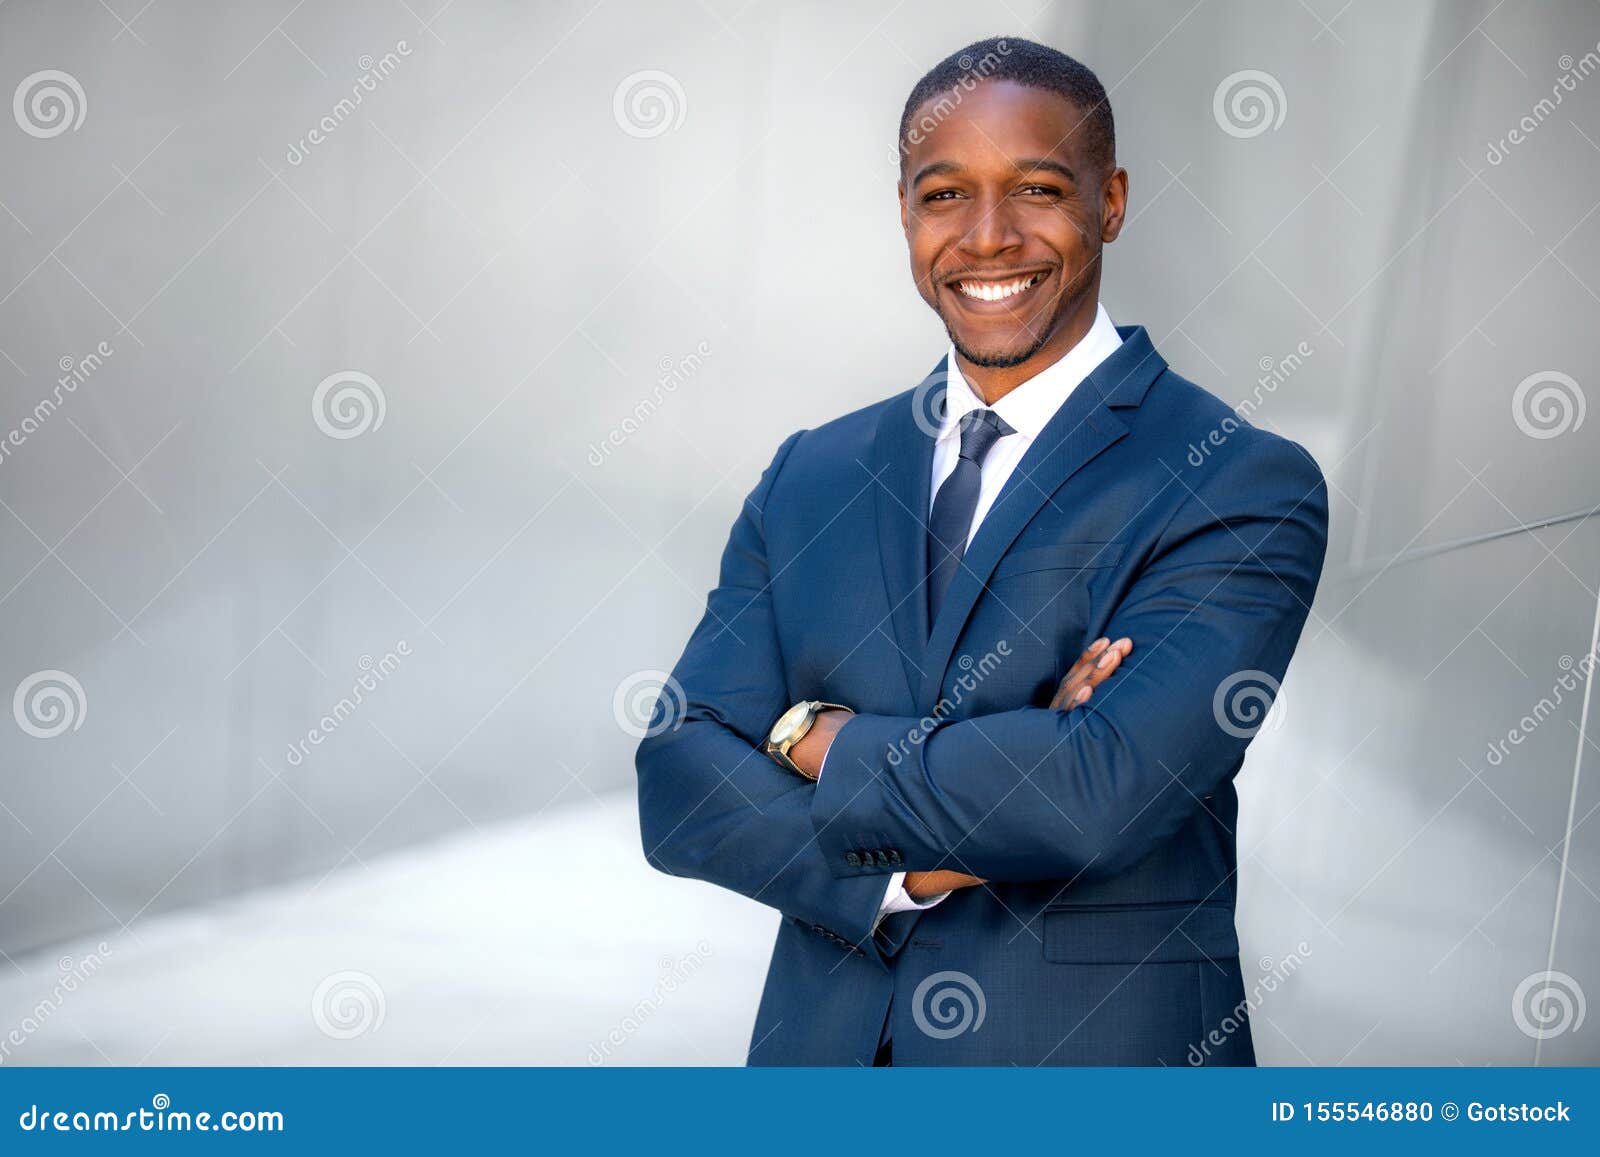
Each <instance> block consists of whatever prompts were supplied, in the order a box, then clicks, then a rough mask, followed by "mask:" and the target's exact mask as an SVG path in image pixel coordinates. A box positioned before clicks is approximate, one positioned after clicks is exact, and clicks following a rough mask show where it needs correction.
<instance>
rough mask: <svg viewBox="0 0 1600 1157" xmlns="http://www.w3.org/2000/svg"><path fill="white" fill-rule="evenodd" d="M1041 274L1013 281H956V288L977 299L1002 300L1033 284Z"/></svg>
mask: <svg viewBox="0 0 1600 1157" xmlns="http://www.w3.org/2000/svg"><path fill="white" fill-rule="evenodd" d="M1043 276H1044V275H1043V274H1040V273H1035V274H1032V275H1031V276H1028V277H1019V278H1017V279H1016V280H1015V281H1006V282H998V283H996V282H992V281H958V282H956V288H957V289H959V290H960V291H961V292H962V293H964V294H966V295H967V296H968V297H976V298H977V299H978V300H979V301H1004V300H1005V299H1006V298H1008V297H1014V296H1015V295H1017V294H1019V293H1021V292H1022V291H1023V290H1024V289H1027V288H1029V287H1030V286H1032V285H1034V284H1035V283H1036V282H1038V281H1039V280H1040V279H1041V278H1042V277H1043Z"/></svg>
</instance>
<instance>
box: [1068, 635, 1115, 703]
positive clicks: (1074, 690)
mask: <svg viewBox="0 0 1600 1157" xmlns="http://www.w3.org/2000/svg"><path fill="white" fill-rule="evenodd" d="M1132 653H1133V640H1132V639H1130V638H1128V637H1127V636H1123V637H1122V638H1120V639H1118V640H1117V641H1116V642H1115V643H1113V642H1112V641H1111V640H1110V639H1107V638H1099V639H1096V640H1095V641H1094V642H1093V643H1090V644H1089V647H1088V649H1087V650H1085V651H1084V653H1083V654H1082V655H1079V656H1078V661H1077V662H1076V663H1074V664H1073V665H1072V669H1071V670H1070V671H1068V672H1067V673H1066V675H1065V676H1064V677H1063V678H1062V680H1061V686H1060V687H1058V688H1057V689H1056V693H1055V697H1054V698H1052V699H1051V700H1050V706H1051V707H1054V708H1055V709H1056V710H1058V711H1071V710H1072V709H1073V708H1074V707H1082V706H1083V705H1084V704H1085V703H1087V702H1089V697H1090V696H1091V695H1093V694H1094V689H1095V688H1096V687H1098V686H1099V685H1100V684H1101V683H1104V682H1105V681H1106V680H1107V679H1109V678H1110V677H1111V673H1112V672H1113V671H1115V670H1116V669H1117V667H1118V666H1120V665H1121V663H1122V660H1124V659H1126V658H1127V657H1128V656H1129V655H1130V654H1132Z"/></svg>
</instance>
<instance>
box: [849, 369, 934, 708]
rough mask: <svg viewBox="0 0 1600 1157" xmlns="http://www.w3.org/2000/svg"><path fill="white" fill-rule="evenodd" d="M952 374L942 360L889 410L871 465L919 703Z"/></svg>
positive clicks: (898, 639)
mask: <svg viewBox="0 0 1600 1157" xmlns="http://www.w3.org/2000/svg"><path fill="white" fill-rule="evenodd" d="M946 369H947V363H946V360H945V359H944V358H940V359H939V364H938V365H937V366H935V367H934V369H933V372H932V373H930V374H929V375H928V376H927V377H926V378H924V379H923V381H922V384H921V385H919V386H917V387H916V389H914V390H911V391H910V392H909V393H906V394H902V395H900V396H899V397H897V398H895V399H894V400H893V401H892V402H890V403H889V404H888V405H887V406H885V407H884V411H883V415H882V417H881V418H880V419H879V421H878V431H877V435H876V436H875V437H874V439H873V443H872V460H871V462H869V463H868V466H869V468H870V469H871V472H872V474H873V481H872V482H870V483H869V484H870V485H871V486H872V490H873V508H874V512H875V517H876V519H877V530H878V550H879V553H880V556H881V558H882V564H883V585H884V589H885V591H886V593H887V594H888V596H889V621H890V625H891V628H892V631H893V635H894V644H895V649H896V650H897V651H899V652H900V661H901V664H902V666H903V667H904V668H905V676H906V688H907V694H908V696H909V697H910V701H911V702H913V703H914V702H915V698H916V695H917V691H918V688H920V687H921V686H922V684H923V681H924V674H925V672H924V669H923V651H924V650H926V649H927V646H928V596H927V577H928V575H927V558H928V554H927V551H928V539H927V534H928V531H927V525H928V504H929V502H930V501H931V499H930V498H929V494H928V491H929V487H930V486H931V485H932V477H931V476H932V474H933V444H934V438H935V437H936V436H937V434H938V431H939V415H941V414H942V413H943V412H944V387H945V373H946Z"/></svg>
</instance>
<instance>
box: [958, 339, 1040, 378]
mask: <svg viewBox="0 0 1600 1157" xmlns="http://www.w3.org/2000/svg"><path fill="white" fill-rule="evenodd" d="M950 341H951V343H952V344H953V345H954V346H955V347H956V352H957V353H958V354H960V355H961V356H962V357H964V358H966V359H967V361H969V362H971V363H972V364H973V365H975V366H983V367H984V368H985V369H995V370H1000V369H1009V368H1011V367H1012V366H1020V365H1021V364H1022V363H1023V362H1025V361H1027V360H1028V359H1029V358H1031V357H1032V356H1033V355H1034V354H1036V353H1038V352H1039V350H1040V348H1041V347H1042V346H1043V345H1044V341H1042V340H1036V339H1035V338H1034V337H1033V335H1031V334H1023V335H1021V336H1020V337H1017V338H1013V339H1012V340H1011V341H995V340H993V339H985V338H964V337H962V336H961V335H959V334H957V333H956V332H955V331H954V330H951V331H950Z"/></svg>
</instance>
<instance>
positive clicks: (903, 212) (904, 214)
mask: <svg viewBox="0 0 1600 1157" xmlns="http://www.w3.org/2000/svg"><path fill="white" fill-rule="evenodd" d="M894 187H895V192H896V193H897V194H898V195H899V197H900V232H902V233H904V234H905V235H906V240H908V241H909V240H910V239H911V214H910V213H909V212H908V211H907V209H906V179H905V178H904V177H901V178H900V180H898V181H897V182H895V186H894Z"/></svg>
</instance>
